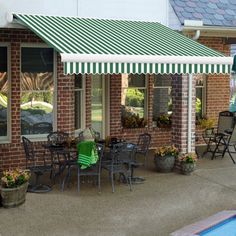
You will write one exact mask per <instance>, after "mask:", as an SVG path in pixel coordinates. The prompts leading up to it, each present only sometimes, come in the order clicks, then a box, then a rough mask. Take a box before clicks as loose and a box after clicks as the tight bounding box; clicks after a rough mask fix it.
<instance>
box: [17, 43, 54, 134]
mask: <svg viewBox="0 0 236 236" xmlns="http://www.w3.org/2000/svg"><path fill="white" fill-rule="evenodd" d="M53 59H54V53H53V49H51V48H41V47H38V48H32V47H22V48H21V75H20V79H21V134H22V135H31V134H33V135H35V134H48V133H49V132H51V131H52V130H53V102H54V99H53V96H54V68H53V65H54V63H53V61H54V60H53Z"/></svg>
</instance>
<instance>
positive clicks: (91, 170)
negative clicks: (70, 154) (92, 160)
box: [77, 143, 104, 192]
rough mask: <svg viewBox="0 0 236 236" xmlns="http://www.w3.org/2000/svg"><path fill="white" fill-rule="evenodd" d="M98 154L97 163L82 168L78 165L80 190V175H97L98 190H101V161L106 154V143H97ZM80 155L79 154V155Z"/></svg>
mask: <svg viewBox="0 0 236 236" xmlns="http://www.w3.org/2000/svg"><path fill="white" fill-rule="evenodd" d="M95 151H96V152H97V154H98V161H97V163H96V164H94V165H92V166H90V167H88V168H86V169H81V168H80V166H79V165H78V171H77V175H78V192H79V191H80V177H81V176H93V177H97V184H98V191H99V192H101V163H102V159H103V155H104V145H102V144H99V143H97V144H96V150H95ZM78 156H79V155H78Z"/></svg>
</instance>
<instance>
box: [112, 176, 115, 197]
mask: <svg viewBox="0 0 236 236" xmlns="http://www.w3.org/2000/svg"><path fill="white" fill-rule="evenodd" d="M111 187H112V192H113V193H114V192H115V186H114V174H113V173H111Z"/></svg>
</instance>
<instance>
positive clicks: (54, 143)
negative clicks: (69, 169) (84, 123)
mask: <svg viewBox="0 0 236 236" xmlns="http://www.w3.org/2000/svg"><path fill="white" fill-rule="evenodd" d="M68 138H69V134H68V133H65V132H62V131H55V132H51V133H50V134H49V135H48V136H47V139H48V144H47V146H48V149H49V151H50V153H51V160H52V171H51V178H52V179H53V181H54V182H55V178H56V176H59V175H61V173H62V172H63V171H64V169H65V167H66V164H65V156H64V154H63V150H64V148H65V145H66V144H67V140H68ZM56 169H58V171H57V172H56Z"/></svg>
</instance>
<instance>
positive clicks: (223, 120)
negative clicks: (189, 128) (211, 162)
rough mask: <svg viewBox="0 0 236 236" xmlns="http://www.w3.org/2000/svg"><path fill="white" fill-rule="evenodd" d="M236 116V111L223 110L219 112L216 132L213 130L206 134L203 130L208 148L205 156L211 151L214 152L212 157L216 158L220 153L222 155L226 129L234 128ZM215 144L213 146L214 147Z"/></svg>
mask: <svg viewBox="0 0 236 236" xmlns="http://www.w3.org/2000/svg"><path fill="white" fill-rule="evenodd" d="M234 119H235V117H234V113H233V112H230V111H222V112H220V113H219V118H218V126H217V130H216V132H215V131H214V130H213V132H212V134H210V135H209V134H206V132H205V131H204V132H203V135H202V136H203V139H204V141H205V143H206V144H207V148H206V150H205V151H204V153H203V156H204V155H205V154H206V153H208V152H210V153H212V157H211V159H214V158H215V157H216V154H217V153H219V154H221V155H222V149H221V147H222V145H223V146H224V143H222V141H223V139H224V136H225V135H226V134H225V130H230V129H231V130H232V128H233V126H234V123H235V120H234ZM212 146H213V148H212Z"/></svg>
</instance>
